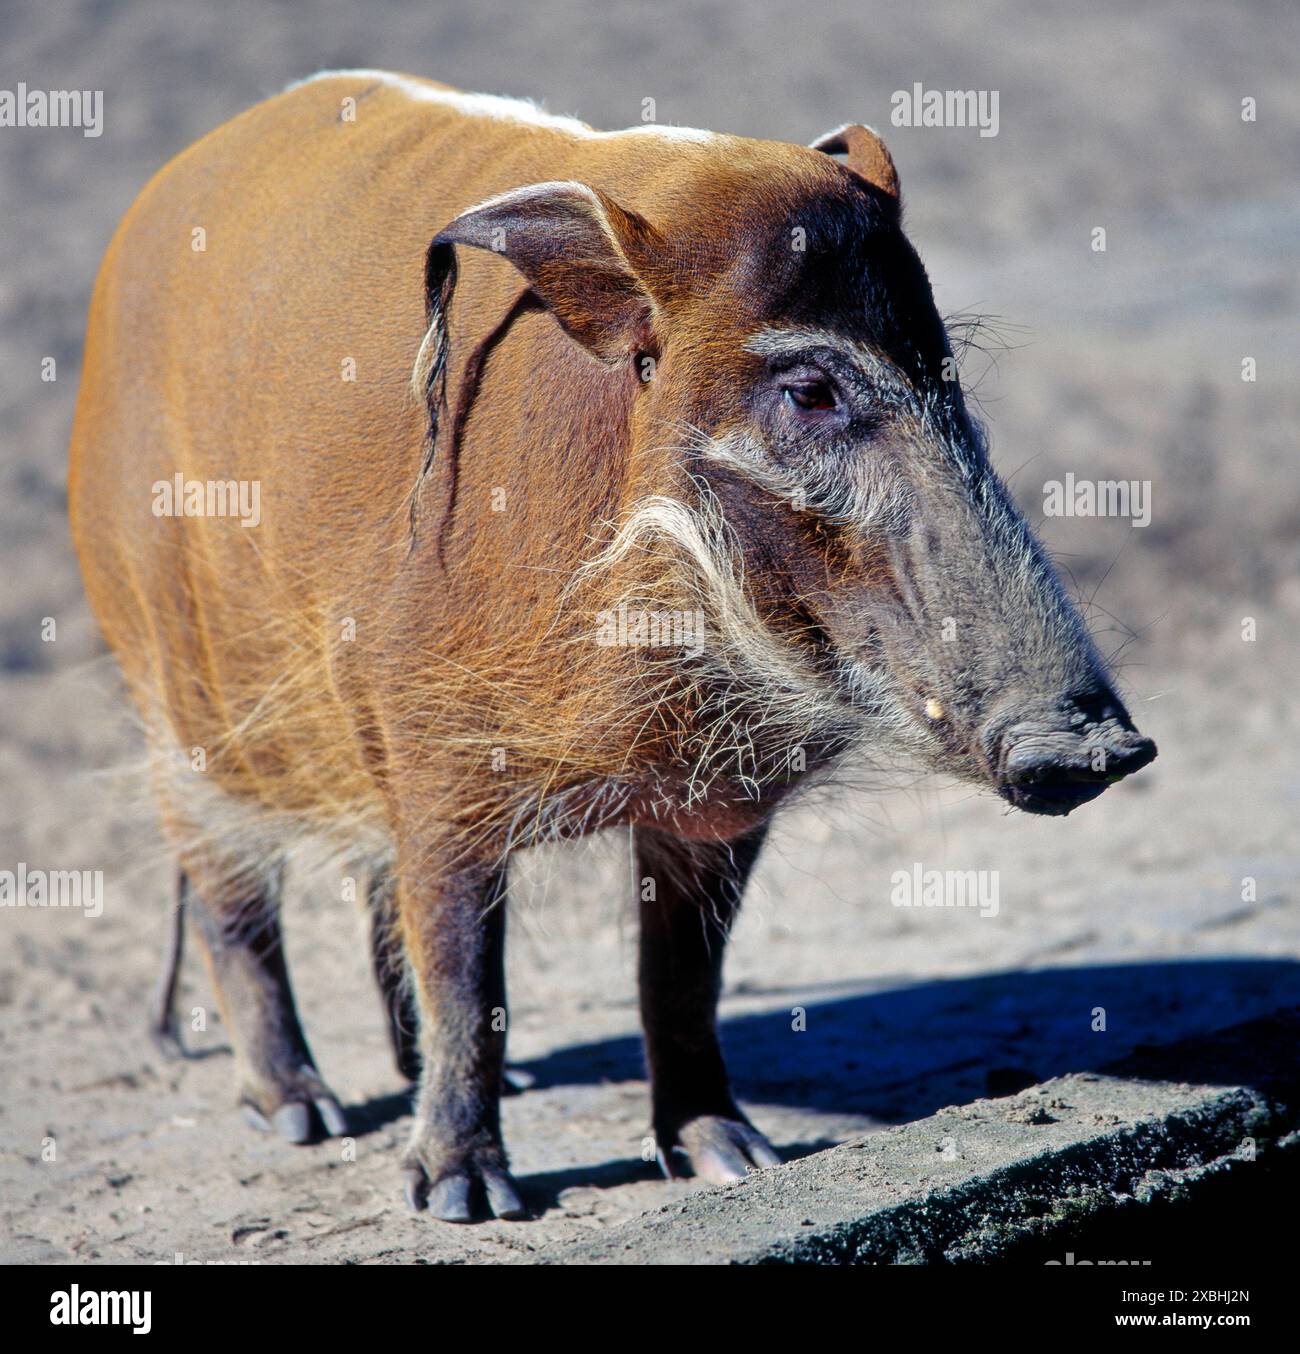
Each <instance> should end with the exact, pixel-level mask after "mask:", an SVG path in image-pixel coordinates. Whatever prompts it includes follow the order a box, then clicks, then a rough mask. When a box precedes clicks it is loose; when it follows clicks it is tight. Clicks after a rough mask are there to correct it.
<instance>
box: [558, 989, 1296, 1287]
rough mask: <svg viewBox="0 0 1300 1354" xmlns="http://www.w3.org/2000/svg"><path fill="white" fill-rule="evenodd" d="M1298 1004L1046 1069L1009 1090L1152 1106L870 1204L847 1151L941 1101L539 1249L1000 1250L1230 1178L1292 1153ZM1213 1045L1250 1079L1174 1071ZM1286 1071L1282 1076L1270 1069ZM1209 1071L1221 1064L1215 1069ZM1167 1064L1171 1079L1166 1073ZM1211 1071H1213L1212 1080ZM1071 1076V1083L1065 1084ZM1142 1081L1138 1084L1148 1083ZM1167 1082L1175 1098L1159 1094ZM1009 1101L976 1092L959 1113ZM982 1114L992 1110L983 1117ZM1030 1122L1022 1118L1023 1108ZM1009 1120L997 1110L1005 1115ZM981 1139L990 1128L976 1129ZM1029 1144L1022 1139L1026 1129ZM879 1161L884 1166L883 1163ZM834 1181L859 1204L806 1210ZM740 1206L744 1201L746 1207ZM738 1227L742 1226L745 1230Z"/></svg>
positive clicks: (883, 1258)
mask: <svg viewBox="0 0 1300 1354" xmlns="http://www.w3.org/2000/svg"><path fill="white" fill-rule="evenodd" d="M1298 1032H1300V1010H1297V1009H1290V1010H1284V1011H1279V1012H1274V1013H1273V1014H1272V1015H1270V1016H1267V1017H1264V1018H1263V1019H1261V1020H1256V1021H1251V1022H1247V1023H1246V1024H1243V1025H1240V1026H1235V1027H1233V1028H1231V1029H1229V1030H1225V1031H1220V1032H1218V1033H1217V1034H1214V1035H1210V1036H1204V1037H1201V1038H1197V1039H1192V1040H1185V1041H1183V1042H1181V1043H1179V1044H1173V1045H1168V1046H1161V1047H1156V1048H1148V1049H1140V1050H1138V1051H1137V1052H1135V1054H1133V1055H1131V1056H1130V1057H1129V1058H1127V1059H1125V1060H1123V1061H1122V1062H1120V1063H1117V1064H1114V1065H1113V1068H1111V1069H1107V1070H1108V1071H1109V1072H1110V1073H1111V1077H1110V1078H1106V1077H1103V1076H1101V1075H1099V1074H1095V1073H1094V1074H1076V1075H1074V1076H1069V1077H1062V1078H1057V1079H1055V1080H1054V1081H1052V1082H1048V1083H1044V1084H1043V1085H1041V1086H1038V1087H1034V1088H1031V1090H1029V1091H1027V1092H1024V1093H1022V1095H1021V1096H1019V1097H1016V1098H1015V1099H1016V1100H1018V1101H1023V1100H1025V1098H1026V1097H1029V1098H1034V1097H1037V1098H1038V1100H1039V1103H1042V1102H1043V1100H1045V1099H1052V1098H1055V1099H1057V1100H1059V1099H1060V1098H1061V1096H1062V1094H1072V1093H1074V1092H1078V1091H1083V1093H1084V1096H1085V1097H1086V1096H1087V1095H1088V1094H1091V1093H1092V1092H1091V1090H1090V1089H1088V1088H1091V1087H1093V1086H1095V1085H1096V1084H1097V1083H1103V1082H1105V1081H1107V1080H1114V1081H1116V1082H1120V1083H1122V1082H1123V1081H1124V1080H1125V1079H1126V1080H1127V1082H1128V1084H1130V1085H1132V1084H1138V1083H1141V1084H1144V1085H1145V1086H1146V1087H1149V1093H1150V1095H1151V1098H1152V1100H1153V1102H1156V1106H1157V1108H1156V1110H1155V1112H1153V1113H1152V1114H1151V1115H1149V1116H1147V1117H1143V1118H1139V1119H1137V1120H1134V1121H1132V1122H1130V1123H1128V1124H1124V1125H1121V1126H1118V1127H1113V1128H1111V1129H1110V1130H1109V1131H1105V1132H1091V1133H1089V1132H1085V1133H1084V1134H1083V1136H1082V1137H1081V1138H1079V1139H1078V1140H1076V1141H1073V1142H1068V1143H1066V1144H1064V1145H1058V1146H1056V1147H1054V1148H1048V1149H1046V1150H1029V1151H1027V1152H1026V1154H1025V1155H1024V1156H1023V1157H1021V1158H1020V1159H1018V1160H1014V1161H1011V1162H1008V1163H1005V1164H1003V1165H1000V1166H996V1167H994V1168H993V1169H991V1170H990V1171H988V1172H987V1173H984V1174H976V1175H973V1176H971V1177H969V1178H967V1179H966V1180H963V1181H961V1182H957V1183H954V1184H953V1185H951V1186H948V1187H944V1188H939V1189H928V1188H924V1187H923V1186H922V1185H921V1184H917V1185H916V1186H915V1187H914V1192H913V1193H912V1196H911V1197H909V1198H906V1199H904V1200H901V1201H899V1202H897V1203H892V1204H884V1205H883V1206H882V1205H881V1203H880V1202H879V1201H877V1202H876V1203H875V1204H874V1205H873V1204H872V1203H871V1202H870V1201H869V1199H868V1198H867V1197H866V1193H867V1191H866V1190H865V1189H863V1188H862V1187H861V1185H860V1184H857V1183H856V1182H859V1181H861V1180H862V1179H863V1178H864V1176H863V1172H862V1171H861V1170H858V1171H856V1172H849V1171H847V1170H846V1169H845V1167H844V1165H843V1163H844V1162H845V1160H846V1158H845V1157H844V1155H843V1154H845V1153H846V1152H851V1153H853V1154H854V1155H856V1156H857V1157H858V1159H859V1160H861V1159H862V1158H863V1157H873V1156H874V1158H875V1159H876V1160H877V1161H879V1159H880V1158H881V1157H882V1156H883V1155H884V1154H886V1153H898V1152H900V1151H904V1152H905V1151H906V1150H907V1148H908V1146H910V1147H911V1149H912V1150H913V1151H916V1150H918V1148H921V1147H923V1146H924V1145H926V1144H933V1142H934V1141H935V1139H936V1136H942V1135H943V1134H945V1133H950V1132H951V1131H952V1129H953V1126H954V1124H953V1118H952V1111H940V1112H939V1114H936V1115H933V1116H931V1117H929V1118H927V1119H923V1120H918V1121H917V1122H915V1123H912V1124H907V1125H903V1126H901V1127H899V1128H895V1129H891V1130H888V1131H886V1132H883V1133H880V1134H875V1135H872V1136H870V1137H868V1138H865V1139H861V1140H858V1141H857V1142H854V1143H849V1144H844V1145H841V1146H840V1147H836V1148H831V1149H828V1150H827V1151H825V1152H818V1153H814V1154H813V1155H811V1156H809V1157H805V1158H803V1159H802V1160H800V1161H796V1162H791V1163H789V1164H787V1165H786V1166H783V1167H780V1168H777V1169H776V1170H774V1171H767V1172H763V1173H761V1174H760V1175H757V1176H752V1177H749V1178H748V1179H747V1180H744V1181H740V1182H737V1183H736V1184H734V1185H731V1186H727V1187H725V1188H724V1189H722V1190H712V1191H708V1192H705V1193H701V1194H698V1195H695V1196H693V1197H692V1198H690V1199H687V1200H685V1201H683V1202H681V1203H678V1204H675V1205H669V1206H665V1207H664V1208H661V1209H658V1210H655V1211H654V1212H650V1213H645V1214H642V1215H641V1216H640V1217H639V1218H635V1219H632V1220H630V1221H629V1222H627V1223H624V1224H621V1225H620V1226H618V1227H616V1228H612V1229H610V1231H609V1232H606V1233H602V1234H600V1235H599V1236H596V1237H590V1238H579V1239H575V1240H572V1241H566V1242H562V1243H556V1244H553V1245H551V1246H548V1247H544V1248H543V1249H542V1250H541V1251H539V1252H536V1253H535V1254H534V1255H533V1256H532V1257H531V1260H532V1262H533V1263H539V1264H579V1265H581V1264H598V1263H605V1264H609V1263H614V1264H620V1263H622V1264H647V1263H649V1264H654V1263H687V1264H783V1263H784V1264H854V1263H858V1264H863V1263H866V1264H889V1263H925V1262H933V1261H972V1260H974V1261H980V1260H995V1259H998V1258H1002V1257H1005V1256H1006V1255H1007V1254H1008V1253H1010V1252H1014V1251H1016V1250H1017V1249H1023V1247H1024V1244H1025V1243H1026V1242H1027V1241H1045V1240H1047V1239H1049V1238H1051V1237H1053V1236H1066V1237H1068V1236H1069V1235H1070V1234H1071V1233H1072V1232H1074V1231H1077V1229H1078V1228H1080V1227H1081V1226H1083V1225H1086V1224H1087V1223H1088V1222H1089V1221H1090V1220H1093V1219H1096V1218H1098V1217H1104V1216H1106V1215H1107V1214H1113V1213H1115V1212H1116V1210H1118V1209H1119V1208H1121V1207H1131V1206H1139V1207H1140V1206H1143V1205H1160V1204H1161V1203H1163V1202H1169V1201H1174V1200H1185V1199H1186V1198H1188V1197H1189V1196H1190V1195H1193V1194H1196V1193H1198V1192H1201V1191H1203V1190H1204V1189H1205V1188H1206V1187H1207V1186H1209V1185H1211V1184H1213V1185H1217V1186H1222V1184H1223V1182H1224V1180H1225V1179H1227V1178H1229V1177H1231V1176H1232V1175H1233V1173H1234V1172H1238V1171H1239V1170H1240V1169H1241V1167H1243V1166H1244V1165H1246V1164H1247V1163H1248V1162H1249V1163H1250V1164H1251V1165H1252V1166H1253V1165H1254V1162H1253V1161H1251V1159H1250V1157H1249V1155H1247V1154H1244V1153H1243V1143H1244V1142H1245V1140H1247V1139H1250V1140H1253V1150H1254V1152H1256V1153H1258V1154H1262V1155H1263V1156H1264V1157H1265V1158H1266V1159H1268V1160H1270V1161H1277V1160H1278V1159H1279V1158H1286V1159H1287V1160H1288V1161H1289V1162H1290V1163H1291V1164H1292V1166H1294V1164H1295V1159H1296V1158H1297V1157H1298V1156H1300V1133H1297V1132H1296V1131H1295V1130H1296V1127H1297V1110H1298V1109H1300V1095H1298V1094H1297V1093H1296V1088H1295V1077H1294V1072H1293V1071H1291V1070H1290V1069H1292V1068H1293V1066H1294V1062H1295V1057H1294V1054H1295V1049H1296V1047H1297V1046H1298V1042H1297V1034H1298ZM1216 1057H1217V1059H1218V1060H1219V1062H1221V1063H1225V1064H1228V1065H1231V1066H1232V1067H1233V1068H1234V1071H1235V1072H1236V1073H1237V1075H1238V1076H1239V1077H1240V1079H1241V1080H1242V1081H1250V1082H1252V1083H1254V1084H1253V1085H1244V1084H1238V1085H1231V1084H1229V1085H1224V1084H1222V1083H1220V1084H1219V1085H1216V1086H1207V1085H1204V1084H1193V1083H1190V1082H1185V1081H1177V1080H1174V1078H1176V1077H1177V1076H1178V1074H1179V1072H1180V1071H1182V1070H1183V1068H1185V1067H1188V1066H1196V1067H1198V1068H1214V1067H1215V1061H1216ZM1279 1067H1281V1068H1282V1069H1284V1070H1283V1071H1282V1073H1281V1075H1279V1074H1278V1070H1277V1069H1278V1068H1279ZM1215 1070H1217V1069H1215ZM1166 1078H1168V1080H1166ZM1216 1079H1217V1078H1216ZM1072 1088H1073V1090H1072ZM1146 1093H1147V1092H1146V1091H1144V1092H1143V1094H1146ZM1171 1095H1172V1097H1173V1099H1174V1100H1175V1101H1178V1102H1181V1103H1176V1104H1166V1105H1165V1106H1164V1107H1163V1108H1159V1102H1160V1101H1161V1099H1162V1098H1164V1099H1168V1098H1169V1097H1170V1096H1171ZM1009 1103H1010V1102H1008V1101H1005V1100H1004V1101H995V1102H976V1105H974V1106H971V1107H968V1113H969V1112H970V1111H974V1110H978V1109H979V1108H981V1107H984V1106H989V1105H994V1106H1002V1107H1005V1106H1006V1105H1007V1104H1009ZM980 1122H981V1115H979V1114H975V1115H974V1116H973V1117H972V1118H968V1119H967V1120H966V1121H965V1122H964V1123H963V1126H962V1131H963V1133H964V1135H965V1136H966V1137H967V1139H968V1140H969V1139H970V1138H971V1136H972V1135H978V1134H979V1133H980V1127H979V1125H980ZM986 1122H987V1123H994V1122H997V1121H996V1120H992V1119H990V1120H987V1121H986ZM1029 1122H1032V1121H1029ZM1001 1125H1002V1127H1005V1119H1003V1120H1002V1121H1001ZM985 1131H986V1133H987V1134H988V1136H989V1137H990V1138H991V1139H992V1138H993V1137H994V1133H993V1131H992V1130H991V1129H986V1130H985ZM1025 1142H1026V1147H1029V1143H1030V1139H1029V1138H1028V1137H1026V1140H1025ZM882 1174H884V1173H883V1172H882ZM775 1179H779V1180H780V1184H781V1192H782V1193H783V1194H788V1196H789V1200H790V1204H789V1207H788V1209H784V1210H782V1211H783V1214H784V1216H782V1217H780V1218H779V1219H778V1220H777V1221H776V1222H775V1223H774V1222H773V1219H772V1216H771V1214H772V1210H771V1208H770V1206H769V1207H768V1208H767V1209H766V1210H765V1212H766V1216H763V1212H764V1210H763V1209H761V1208H754V1209H749V1205H750V1203H751V1202H752V1203H760V1204H761V1203H762V1202H765V1200H764V1191H766V1193H767V1194H769V1195H770V1193H771V1184H772V1182H773V1181H774V1180H775ZM828 1186H829V1187H830V1189H831V1190H832V1191H833V1190H835V1189H838V1190H839V1191H840V1192H841V1193H843V1192H844V1190H845V1188H846V1186H847V1188H848V1190H849V1191H850V1192H852V1191H854V1190H855V1188H856V1189H857V1191H858V1192H859V1193H861V1195H862V1196H863V1212H862V1216H860V1217H846V1218H842V1219H835V1220H827V1221H824V1222H823V1224H822V1225H817V1224H815V1223H813V1222H812V1220H811V1219H806V1218H801V1216H800V1215H801V1212H802V1209H801V1204H800V1200H801V1199H817V1198H818V1197H819V1196H822V1197H824V1196H825V1194H826V1193H827V1192H828ZM747 1209H749V1211H751V1212H752V1213H753V1217H752V1220H747V1219H746V1217H745V1214H746V1212H747ZM747 1233H748V1235H747Z"/></svg>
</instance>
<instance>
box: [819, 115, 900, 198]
mask: <svg viewBox="0 0 1300 1354" xmlns="http://www.w3.org/2000/svg"><path fill="white" fill-rule="evenodd" d="M812 149H813V150H824V151H825V152H826V154H827V155H843V156H844V157H845V160H844V163H845V164H846V165H847V166H848V167H849V168H850V169H851V170H852V171H853V172H854V173H855V174H860V175H861V176H862V177H863V178H864V179H866V181H867V182H868V183H869V184H871V186H872V187H873V188H879V189H880V191H881V192H882V193H885V194H886V195H887V196H889V197H892V198H893V199H894V200H895V201H897V200H898V171H897V170H896V169H895V168H894V160H893V157H892V156H891V155H890V153H889V152H888V151H887V150H886V149H885V143H884V142H883V141H882V140H881V139H880V138H879V137H878V136H877V135H876V134H875V132H873V131H872V130H871V128H870V127H864V126H863V125H862V124H861V123H860V122H846V123H845V124H844V126H843V127H836V129H835V130H834V131H833V132H827V133H825V135H823V136H819V137H818V138H817V140H816V141H814V142H813V143H812Z"/></svg>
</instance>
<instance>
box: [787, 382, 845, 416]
mask: <svg viewBox="0 0 1300 1354" xmlns="http://www.w3.org/2000/svg"><path fill="white" fill-rule="evenodd" d="M781 393H782V395H783V396H784V397H785V398H786V399H787V400H788V401H789V402H790V403H791V404H792V405H794V407H795V408H796V409H802V410H804V411H805V412H806V413H810V414H821V413H827V412H829V411H830V410H832V409H834V408H835V407H836V406H837V404H838V403H839V401H838V400H837V399H836V397H835V389H834V387H833V386H832V385H831V384H830V382H829V381H798V382H791V383H790V384H789V385H784V386H782V387H781Z"/></svg>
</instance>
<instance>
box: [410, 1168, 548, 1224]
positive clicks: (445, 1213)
mask: <svg viewBox="0 0 1300 1354" xmlns="http://www.w3.org/2000/svg"><path fill="white" fill-rule="evenodd" d="M402 1179H403V1183H404V1186H405V1191H404V1192H405V1195H406V1205H407V1207H408V1208H410V1209H411V1210H412V1212H415V1213H419V1212H421V1211H423V1210H425V1209H427V1210H428V1212H429V1213H430V1215H431V1216H433V1217H435V1218H438V1219H440V1220H441V1221H443V1222H479V1221H484V1220H486V1219H487V1218H491V1217H497V1218H501V1219H502V1220H504V1221H506V1222H515V1221H518V1220H520V1219H522V1218H526V1217H528V1210H527V1208H525V1207H524V1202H523V1200H522V1199H521V1198H520V1197H519V1189H518V1186H516V1184H515V1182H514V1180H512V1179H511V1177H510V1172H509V1171H508V1170H506V1168H505V1165H504V1163H503V1161H502V1158H501V1154H500V1153H499V1152H496V1151H493V1152H472V1153H470V1154H469V1155H468V1156H467V1157H466V1158H465V1159H464V1160H462V1161H461V1162H460V1163H459V1164H458V1165H456V1166H452V1167H450V1168H444V1169H443V1170H442V1171H441V1172H440V1173H439V1174H438V1175H437V1176H436V1177H431V1176H430V1172H429V1168H428V1167H427V1166H426V1165H425V1163H424V1162H423V1161H422V1160H421V1158H420V1156H419V1154H418V1153H417V1152H410V1153H408V1154H407V1157H406V1160H405V1161H404V1162H403V1163H402Z"/></svg>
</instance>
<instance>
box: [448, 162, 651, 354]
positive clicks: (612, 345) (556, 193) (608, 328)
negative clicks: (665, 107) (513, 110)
mask: <svg viewBox="0 0 1300 1354" xmlns="http://www.w3.org/2000/svg"><path fill="white" fill-rule="evenodd" d="M453 245H469V246H471V247H473V248H475V249H485V250H488V251H490V252H492V253H496V254H500V255H501V257H502V258H504V259H508V260H509V261H510V262H511V263H512V264H513V265H514V266H515V267H516V268H517V269H518V270H519V272H520V273H522V274H523V276H524V277H525V278H526V279H527V281H528V283H529V285H530V286H531V288H532V290H533V291H534V292H535V293H536V295H537V297H538V299H539V300H540V301H541V303H542V305H543V306H545V308H546V309H547V310H549V311H550V312H551V314H552V315H554V317H555V319H556V321H557V322H558V323H559V325H560V326H561V327H562V328H563V329H564V331H565V332H566V333H567V334H568V335H569V336H570V337H571V338H573V339H574V341H575V342H577V343H579V344H581V345H582V347H583V348H585V349H586V350H587V351H588V352H589V353H591V354H592V356H594V357H596V358H597V359H599V360H600V361H602V362H605V363H610V364H613V363H616V362H618V361H620V360H622V359H624V358H626V357H627V356H629V355H630V354H631V353H633V352H635V351H636V350H637V349H638V348H639V347H640V346H642V345H643V344H644V342H645V338H646V333H647V330H648V329H649V328H650V327H651V326H652V323H653V319H654V313H655V303H654V300H653V299H652V297H651V295H650V291H649V289H648V288H647V286H646V285H645V283H644V282H643V280H642V277H641V274H640V271H639V268H638V261H640V260H645V261H647V262H648V261H650V260H652V259H653V258H654V257H655V255H656V254H657V253H659V252H661V251H662V250H663V240H662V238H661V237H660V235H659V233H658V232H657V231H656V230H655V229H654V227H653V226H651V225H650V223H649V222H648V221H645V220H644V219H643V218H642V217H640V216H637V215H636V213H635V212H630V211H627V210H626V209H625V208H623V207H620V206H619V205H618V203H617V202H615V201H614V200H613V199H612V198H609V197H607V196H606V195H605V194H604V193H602V192H600V191H599V190H597V189H595V188H590V187H588V186H587V185H586V184H584V183H565V182H557V183H534V184H528V185H526V186H525V187H523V188H515V189H513V190H512V191H511V192H508V193H503V194H501V196H500V197H494V198H490V199H489V200H488V201H487V202H483V203H480V204H479V205H478V206H477V207H471V208H470V209H469V210H468V211H465V212H462V213H461V214H460V215H459V216H458V217H456V218H455V220H453V221H451V222H450V223H449V224H448V225H447V226H446V227H444V229H442V230H440V231H439V232H438V234H437V235H436V236H434V239H433V243H432V245H431V246H430V250H429V253H430V257H431V258H432V257H433V256H435V255H442V256H443V257H445V256H446V255H447V254H450V252H451V248H450V247H451V246H453Z"/></svg>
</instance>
